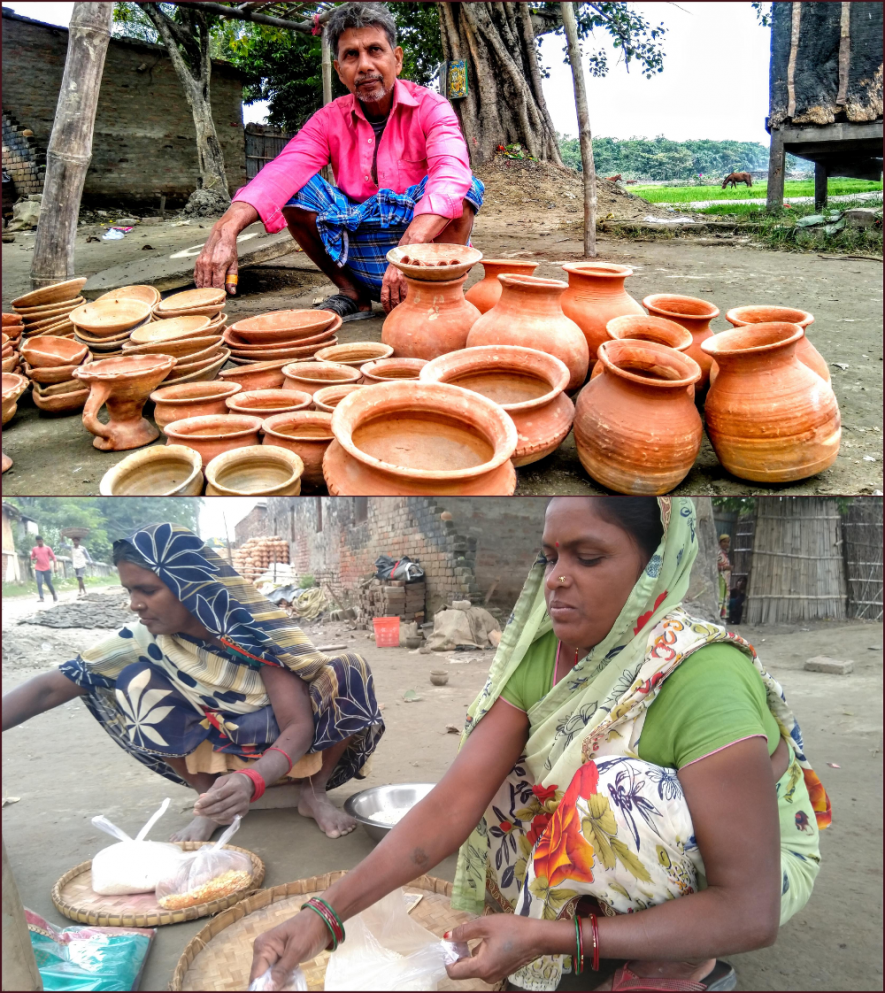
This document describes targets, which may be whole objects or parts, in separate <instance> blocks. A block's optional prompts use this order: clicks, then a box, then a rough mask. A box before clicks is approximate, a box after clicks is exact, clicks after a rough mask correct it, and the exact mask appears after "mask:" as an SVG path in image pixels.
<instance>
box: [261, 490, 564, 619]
mask: <svg viewBox="0 0 885 993" xmlns="http://www.w3.org/2000/svg"><path fill="white" fill-rule="evenodd" d="M267 503H268V520H267V533H269V534H274V535H279V536H280V537H282V538H286V539H287V540H288V541H289V545H290V558H289V561H290V562H291V563H292V564H294V565H295V567H296V569H297V570H298V573H299V574H300V575H312V576H314V577H315V578H316V580H317V582H318V583H328V584H329V585H330V587H331V588H332V590H333V591H334V592H335V594H336V596H338V597H339V598H341V599H342V600H343V601H344V602H348V592H349V591H350V590H351V589H352V588H353V587H354V586H355V584H357V583H358V582H359V581H360V580H362V579H364V578H365V577H366V576H371V575H373V574H374V572H375V565H374V563H375V559H377V558H378V557H379V556H380V555H390V556H392V557H394V558H399V557H400V556H403V555H408V556H409V558H411V559H414V560H417V561H419V562H420V563H421V565H422V567H423V568H424V571H425V574H426V583H427V608H426V609H427V615H428V617H432V616H433V613H434V612H435V611H437V610H439V609H440V608H441V607H442V606H443V605H444V604H446V603H448V602H451V601H452V600H453V599H472V600H474V601H475V602H482V601H483V600H484V598H485V596H486V594H487V593H488V592H489V590H490V588H491V587H492V585H494V591H493V593H492V597H491V598H490V600H489V605H490V606H494V607H500V608H501V609H502V610H504V611H509V609H510V608H511V607H512V606H513V604H514V603H515V601H516V598H517V596H518V595H519V591H520V590H521V589H522V584H523V581H524V580H525V577H526V574H527V573H528V570H529V567H530V566H531V564H532V562H533V561H534V557H535V553H536V551H537V549H538V546H539V545H540V539H541V531H542V529H543V524H544V508H545V507H546V505H547V500H546V499H543V498H533V497H527V498H523V499H520V500H513V499H507V498H500V499H495V498H483V499H477V500H472V499H469V498H463V497H462V498H457V497H452V498H445V497H435V498H429V497H363V498H344V497H340V498H337V499H330V498H323V497H288V498H286V497H270V498H269V499H268V501H267ZM361 517H364V519H362V520H360V519H358V518H361Z"/></svg>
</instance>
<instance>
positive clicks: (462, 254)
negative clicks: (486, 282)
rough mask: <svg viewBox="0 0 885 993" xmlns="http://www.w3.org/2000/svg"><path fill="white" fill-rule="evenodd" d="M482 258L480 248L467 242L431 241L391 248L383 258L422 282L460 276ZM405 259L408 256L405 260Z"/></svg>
mask: <svg viewBox="0 0 885 993" xmlns="http://www.w3.org/2000/svg"><path fill="white" fill-rule="evenodd" d="M481 258H482V252H480V251H479V250H478V249H476V248H471V247H470V246H469V245H456V244H454V243H452V242H443V241H431V242H426V243H425V244H423V245H419V244H413V245H402V246H397V247H396V248H391V250H390V251H389V252H388V253H387V261H388V262H389V263H390V264H391V265H392V266H396V268H397V269H399V271H400V272H401V273H402V274H403V275H404V276H409V277H410V278H412V279H420V280H421V281H422V282H441V281H445V280H451V279H460V278H461V276H466V275H467V273H468V272H469V271H470V270H471V269H472V268H473V267H474V266H475V265H476V263H477V262H479V260H480V259H481ZM405 259H409V260H410V261H409V262H406V261H405Z"/></svg>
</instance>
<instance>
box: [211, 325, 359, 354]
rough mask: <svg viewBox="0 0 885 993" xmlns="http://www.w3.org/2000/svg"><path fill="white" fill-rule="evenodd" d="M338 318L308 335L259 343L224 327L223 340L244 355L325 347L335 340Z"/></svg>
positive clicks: (338, 326)
mask: <svg viewBox="0 0 885 993" xmlns="http://www.w3.org/2000/svg"><path fill="white" fill-rule="evenodd" d="M339 321H340V318H339V319H338V321H334V322H333V323H332V324H330V325H329V327H327V328H325V329H324V330H322V331H320V332H319V333H318V334H312V335H309V336H308V337H302V338H293V339H291V340H286V341H265V342H263V343H261V344H256V343H254V342H249V341H246V340H245V339H244V338H243V337H242V336H241V335H238V334H237V333H236V332H235V331H234V330H233V328H232V327H231V328H225V330H224V340H225V342H226V343H227V344H228V345H230V347H231V348H236V349H237V350H239V351H241V352H242V353H243V354H244V355H249V354H255V355H264V354H265V353H266V352H269V351H271V350H272V349H279V350H282V349H294V348H299V349H301V350H304V349H306V348H308V347H310V346H311V345H312V346H313V347H314V349H317V348H325V347H327V346H328V345H329V344H331V343H332V342H333V341H334V340H335V333H336V332H337V331H338V329H339V328H340V327H341V325H340V323H339Z"/></svg>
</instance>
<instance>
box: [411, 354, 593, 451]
mask: <svg viewBox="0 0 885 993" xmlns="http://www.w3.org/2000/svg"><path fill="white" fill-rule="evenodd" d="M568 380H569V371H568V367H567V366H566V365H565V363H564V362H561V361H560V360H559V359H557V358H556V357H555V356H553V355H547V354H546V353H545V352H539V351H537V349H534V348H521V347H520V346H519V345H484V346H480V347H478V348H465V349H463V350H462V351H460V352H452V353H451V354H450V355H441V356H440V357H439V358H437V359H434V360H433V361H432V362H429V363H428V364H427V365H426V366H425V367H424V368H423V369H422V370H421V381H422V382H428V383H449V384H450V385H452V386H460V387H461V389H464V390H472V391H473V392H474V393H480V394H482V396H484V397H488V399H489V400H493V401H494V402H495V403H498V404H500V405H501V406H502V407H503V408H504V410H506V411H507V413H508V414H509V415H510V417H511V419H512V420H513V423H514V424H515V425H516V431H517V434H518V436H519V437H518V441H517V443H516V451H515V452H514V453H513V464H514V465H515V466H521V465H529V464H530V463H532V462H537V461H538V460H539V459H542V458H544V457H545V456H546V455H549V454H550V453H551V452H553V451H555V450H556V449H557V448H558V447H559V445H560V443H561V442H562V440H563V438H565V436H566V435H567V434H568V433H569V431H570V430H571V427H572V421H573V420H574V419H575V406H574V404H573V403H572V402H571V400H569V398H568V397H567V396H566V395H565V393H564V392H563V391H564V390H565V388H566V386H567V385H568Z"/></svg>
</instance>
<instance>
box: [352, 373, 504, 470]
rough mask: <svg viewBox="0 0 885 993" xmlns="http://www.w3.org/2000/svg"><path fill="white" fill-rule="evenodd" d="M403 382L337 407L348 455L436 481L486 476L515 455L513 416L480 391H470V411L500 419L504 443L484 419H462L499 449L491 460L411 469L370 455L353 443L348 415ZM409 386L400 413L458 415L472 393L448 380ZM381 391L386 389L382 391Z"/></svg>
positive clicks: (355, 394) (357, 392) (373, 465)
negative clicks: (446, 467) (460, 404)
mask: <svg viewBox="0 0 885 993" xmlns="http://www.w3.org/2000/svg"><path fill="white" fill-rule="evenodd" d="M400 385H401V384H400V383H379V384H378V385H377V386H375V387H373V388H372V389H370V390H369V389H366V390H355V391H354V392H353V393H351V394H350V396H346V397H345V398H344V399H343V400H342V401H341V403H339V404H338V406H337V407H336V408H335V411H334V413H333V414H332V434H333V435H334V436H335V440H336V441H337V442H338V444H339V445H341V447H342V448H343V449H344V450H345V451H346V452H347V454H348V455H350V456H352V457H353V458H355V459H356V460H357V461H358V462H362V463H363V465H367V466H368V467H369V468H370V469H375V470H376V471H378V472H381V473H386V474H387V475H390V476H396V477H397V478H403V479H409V478H411V479H419V480H422V481H426V482H433V481H434V480H437V479H445V480H447V481H457V480H460V479H474V478H476V477H477V476H484V475H486V474H488V473H490V472H493V471H494V470H495V469H498V468H500V467H501V466H502V465H504V464H505V463H506V462H509V461H510V459H511V458H512V457H513V453H514V452H515V451H516V446H517V443H518V441H519V436H518V434H517V431H516V425H515V424H514V423H513V419H512V418H511V417H510V415H509V414H508V413H507V412H506V411H504V410H502V408H501V407H500V406H499V405H498V404H496V403H494V402H493V401H491V400H489V399H488V398H487V397H484V396H482V395H481V394H479V393H473V394H470V403H469V406H468V407H467V411H468V413H469V414H479V413H480V412H481V413H484V414H486V415H487V416H488V417H489V418H490V419H491V420H492V421H497V422H498V424H499V425H500V426H501V427H502V428H503V432H504V438H503V442H502V443H501V444H498V445H496V443H495V441H494V439H493V438H492V437H490V435H489V433H488V432H486V431H483V429H482V428H481V426H480V423H479V422H480V418H479V417H478V416H476V417H473V418H472V419H468V418H466V417H461V420H462V421H466V422H467V423H468V424H469V425H470V426H471V427H472V428H474V430H477V431H478V432H479V433H480V434H483V435H484V437H485V439H486V441H487V442H489V443H490V444H491V445H492V447H493V448H497V449H498V450H497V451H496V452H495V453H494V454H493V455H492V457H491V459H489V461H488V462H483V463H482V464H481V465H478V466H472V467H471V468H469V469H453V470H451V471H446V470H442V469H407V468H404V467H402V466H397V465H393V464H392V463H390V462H382V461H381V459H377V458H375V456H374V455H369V454H368V453H366V452H364V451H362V449H360V448H357V446H356V445H355V444H354V443H353V437H352V433H351V431H350V430H348V428H347V424H346V421H347V416H348V414H351V412H353V414H354V415H357V414H359V413H360V410H359V408H360V407H361V406H362V407H366V406H367V405H369V404H372V403H373V398H374V400H375V401H378V400H379V399H384V398H386V394H389V393H390V392H391V391H396V390H398V389H399V387H400ZM408 385H409V388H410V395H409V398H408V401H407V402H406V403H404V404H402V406H401V407H399V409H398V412H400V413H405V412H408V411H410V410H418V411H421V410H423V411H430V412H433V413H437V414H443V415H445V416H448V417H454V416H456V415H453V413H452V410H453V407H456V406H457V405H458V402H459V401H463V399H464V395H465V394H466V393H468V391H467V390H462V389H461V388H460V387H459V386H450V385H449V384H448V383H422V382H421V381H420V380H418V381H417V382H409V383H408ZM379 390H380V391H384V392H381V393H379ZM422 401H423V402H424V406H422ZM434 401H435V403H434Z"/></svg>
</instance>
